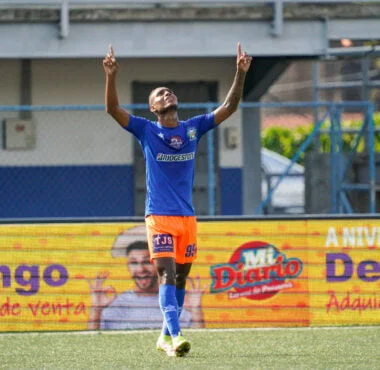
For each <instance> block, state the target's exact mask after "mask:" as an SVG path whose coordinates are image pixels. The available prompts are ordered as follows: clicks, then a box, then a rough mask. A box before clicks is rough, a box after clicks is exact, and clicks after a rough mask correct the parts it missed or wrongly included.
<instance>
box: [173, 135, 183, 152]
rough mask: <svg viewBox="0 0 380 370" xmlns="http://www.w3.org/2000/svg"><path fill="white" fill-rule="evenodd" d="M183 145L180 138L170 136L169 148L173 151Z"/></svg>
mask: <svg viewBox="0 0 380 370" xmlns="http://www.w3.org/2000/svg"><path fill="white" fill-rule="evenodd" d="M182 144H183V141H182V138H181V136H178V135H176V136H172V137H171V138H170V146H171V147H172V148H174V149H179V148H180V147H181V145H182Z"/></svg>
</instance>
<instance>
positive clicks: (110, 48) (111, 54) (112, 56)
mask: <svg viewBox="0 0 380 370" xmlns="http://www.w3.org/2000/svg"><path fill="white" fill-rule="evenodd" d="M108 48H109V54H110V57H111V58H112V59H113V58H115V52H114V51H113V47H112V45H111V44H109V46H108Z"/></svg>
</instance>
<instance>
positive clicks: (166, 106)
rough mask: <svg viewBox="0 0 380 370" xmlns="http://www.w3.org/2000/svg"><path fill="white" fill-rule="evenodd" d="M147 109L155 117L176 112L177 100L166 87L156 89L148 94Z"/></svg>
mask: <svg viewBox="0 0 380 370" xmlns="http://www.w3.org/2000/svg"><path fill="white" fill-rule="evenodd" d="M149 109H150V111H151V112H152V113H153V114H155V115H156V116H159V115H163V114H166V113H168V112H171V111H174V112H176V111H177V110H178V98H177V96H176V95H175V94H174V92H173V91H172V90H170V89H169V88H168V87H164V86H162V87H157V88H155V89H154V90H152V91H151V93H150V94H149Z"/></svg>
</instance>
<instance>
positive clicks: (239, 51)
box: [237, 42, 241, 57]
mask: <svg viewBox="0 0 380 370" xmlns="http://www.w3.org/2000/svg"><path fill="white" fill-rule="evenodd" d="M237 55H238V57H240V56H241V44H240V42H238V44H237Z"/></svg>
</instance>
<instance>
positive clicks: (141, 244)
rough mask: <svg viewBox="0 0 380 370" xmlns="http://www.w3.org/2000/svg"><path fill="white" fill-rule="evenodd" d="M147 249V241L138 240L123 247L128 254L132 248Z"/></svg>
mask: <svg viewBox="0 0 380 370" xmlns="http://www.w3.org/2000/svg"><path fill="white" fill-rule="evenodd" d="M135 249H137V250H149V247H148V242H146V241H142V240H139V241H137V242H133V243H132V244H129V245H128V247H127V248H125V254H126V255H127V256H128V254H129V253H130V252H131V251H132V250H135Z"/></svg>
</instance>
